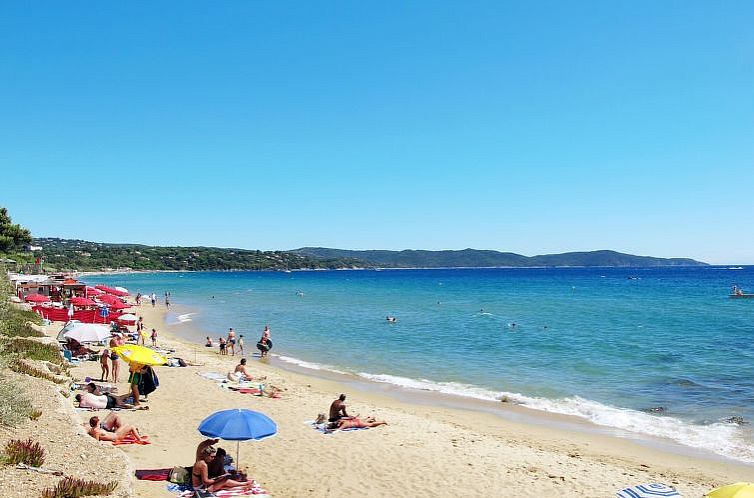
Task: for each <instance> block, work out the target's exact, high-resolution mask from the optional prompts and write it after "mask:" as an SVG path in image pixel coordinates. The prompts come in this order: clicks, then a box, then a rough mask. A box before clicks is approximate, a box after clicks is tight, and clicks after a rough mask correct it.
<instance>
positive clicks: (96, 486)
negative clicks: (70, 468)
mask: <svg viewBox="0 0 754 498" xmlns="http://www.w3.org/2000/svg"><path fill="white" fill-rule="evenodd" d="M116 487H118V483H117V482H115V481H112V482H108V483H100V482H96V481H87V480H84V479H76V478H74V477H65V478H63V479H61V480H60V481H58V484H57V485H56V486H55V487H54V488H46V489H45V490H44V491H42V498H78V497H80V496H107V495H109V494H110V493H112V492H113V491H115V488H116Z"/></svg>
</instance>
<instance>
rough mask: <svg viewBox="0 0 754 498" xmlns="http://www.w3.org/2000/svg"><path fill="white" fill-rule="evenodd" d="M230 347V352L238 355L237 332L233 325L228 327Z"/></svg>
mask: <svg viewBox="0 0 754 498" xmlns="http://www.w3.org/2000/svg"><path fill="white" fill-rule="evenodd" d="M227 347H229V348H230V353H231V354H232V355H233V356H235V355H236V332H235V331H234V330H233V327H231V328H230V329H228V346H227Z"/></svg>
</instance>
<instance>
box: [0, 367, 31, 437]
mask: <svg viewBox="0 0 754 498" xmlns="http://www.w3.org/2000/svg"><path fill="white" fill-rule="evenodd" d="M4 363H5V362H4V361H0V371H2V370H5V369H7V366H5V365H4ZM33 409H34V408H33V407H32V404H31V401H30V400H29V398H28V397H27V396H26V393H25V392H24V391H23V390H21V389H19V387H18V384H17V383H15V382H12V381H11V379H10V378H8V376H7V375H6V374H3V373H0V425H1V426H4V427H16V426H17V425H19V424H20V423H22V422H25V421H27V420H29V419H30V418H31V415H32V411H33Z"/></svg>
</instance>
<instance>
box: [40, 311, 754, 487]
mask: <svg viewBox="0 0 754 498" xmlns="http://www.w3.org/2000/svg"><path fill="white" fill-rule="evenodd" d="M135 309H137V310H138V312H137V314H139V315H141V316H143V317H144V321H145V323H146V324H147V327H149V328H150V329H151V328H152V327H155V328H157V329H158V331H159V341H158V342H159V345H160V346H161V347H166V348H171V349H175V350H176V353H175V356H178V357H182V358H185V359H187V360H189V361H191V362H194V361H196V362H198V363H203V366H198V367H185V368H168V367H160V368H158V369H157V373H158V375H159V379H160V387H159V389H158V390H157V391H156V392H155V393H153V394H152V395H150V397H149V402H148V405H149V410H148V411H136V412H121V415H122V417H123V418H124V419H125V420H126V421H127V422H129V423H133V424H135V425H137V426H138V427H139V428H140V429H141V431H142V433H145V434H149V436H150V441H151V443H152V444H150V445H147V446H121V449H122V450H123V451H124V452H125V453H126V454H127V456H128V458H129V459H130V461H131V462H132V464H133V467H134V468H136V469H151V468H165V467H173V466H179V465H183V466H188V465H191V464H192V463H193V454H194V451H195V449H196V445H197V444H198V443H199V442H200V441H202V440H203V439H204V438H203V437H202V436H201V435H200V434H199V433H198V431H197V427H198V425H199V423H200V422H201V420H202V419H204V418H205V417H206V416H207V415H209V414H211V413H213V412H215V411H217V410H221V409H226V408H248V409H251V410H257V411H260V412H263V413H265V414H266V415H268V416H269V417H271V418H272V419H273V420H275V421H276V422H277V424H278V435H277V436H276V437H273V438H270V439H267V440H264V441H261V442H243V443H241V456H240V465H241V467H247V468H248V469H249V474H250V476H252V477H253V478H254V479H256V480H257V481H258V482H259V484H260V485H261V486H262V487H264V488H265V489H266V490H267V491H268V492H269V493H270V494H271V495H273V496H286V497H289V496H322V497H326V496H334V495H340V496H354V497H355V496H375V497H376V496H457V495H464V496H532V497H535V496H590V497H601V496H604V497H608V496H614V494H615V492H616V491H618V490H620V489H622V488H624V487H627V486H631V485H636V484H640V483H646V482H662V483H665V484H669V485H673V486H675V487H676V488H677V489H678V490H679V491H680V492H681V493H682V494H683V496H687V497H697V496H702V495H703V494H704V492H706V491H709V490H710V489H712V488H714V487H717V486H720V485H723V484H727V483H731V482H735V481H741V480H747V479H751V478H752V476H754V467H751V466H746V465H743V464H737V463H735V462H730V461H724V460H720V459H712V458H709V459H707V458H701V457H697V456H688V455H683V454H680V453H679V454H676V453H675V452H666V451H660V450H658V449H657V448H656V447H654V446H652V445H646V444H637V443H636V442H633V441H631V440H630V439H626V438H618V437H613V436H610V435H605V434H600V433H599V431H596V430H578V429H577V430H570V429H564V428H563V426H564V425H567V424H570V423H574V424H575V423H576V422H575V421H569V420H567V417H560V420H558V418H555V417H552V418H551V419H552V420H551V421H552V423H551V424H548V423H541V420H539V421H538V422H537V423H529V422H527V420H529V418H528V416H527V414H526V413H516V407H512V406H507V405H503V406H501V407H500V408H499V410H509V411H510V413H511V414H513V415H516V416H515V417H510V416H508V417H501V416H499V415H498V414H496V413H495V411H496V410H488V411H483V410H461V409H457V408H453V407H451V406H450V405H449V404H448V403H442V402H439V403H436V404H432V403H428V402H426V400H425V401H421V402H417V403H413V402H410V398H411V394H410V393H403V395H402V396H394V395H389V394H386V393H381V392H378V391H377V390H375V389H363V387H362V386H359V385H357V384H354V383H344V382H341V381H338V380H333V379H325V378H318V377H313V376H309V375H303V374H301V373H298V372H292V371H288V370H283V369H281V368H278V367H276V366H273V365H270V364H269V363H268V362H267V361H265V360H260V359H259V358H257V357H252V356H249V365H248V366H249V369H250V371H251V372H253V373H255V374H257V375H260V376H265V377H266V380H265V381H263V382H265V383H267V384H272V385H275V386H278V387H280V388H282V389H284V391H283V393H282V398H280V399H272V398H268V397H257V396H252V395H246V394H240V393H237V392H234V391H230V390H228V389H223V388H221V387H219V386H218V384H217V382H215V381H212V380H209V379H206V378H204V377H201V376H200V375H199V374H200V373H203V372H217V373H221V374H226V373H227V372H228V371H232V369H233V367H234V365H235V364H236V363H237V361H238V360H239V359H240V358H239V357H238V356H236V357H233V356H220V355H219V354H218V353H217V348H212V349H209V348H204V347H202V345H201V344H187V343H184V342H182V341H180V340H178V339H177V337H176V335H175V334H176V332H177V331H178V329H177V327H184V326H186V325H180V324H179V325H173V326H168V325H166V324H165V320H164V317H165V309H164V307H163V306H161V305H158V306H157V307H155V308H152V307H151V306H142V307H140V308H135ZM50 328H51V329H57V328H59V327H56V326H51V327H50ZM241 333H244V331H241ZM255 333H256V332H248V333H247V337H255ZM207 335H212V336H216V335H217V333H216V331H215V333H212V334H210V333H209V332H208V334H207ZM252 346H253V344H252ZM247 350H248V345H247ZM248 352H249V353H250V352H251V351H248ZM124 367H125V364H123V366H122V367H121V379H120V380H121V382H120V383H119V384H118V392H121V393H123V392H126V391H127V389H128V385H127V383H126V382H125V380H126V378H127V372H126V373H124V370H126V369H125V368H124ZM73 374H74V375H76V376H78V377H79V378H84V377H86V376H91V377H92V378H98V377H99V374H100V369H99V364H98V363H97V362H85V363H84V364H82V365H81V366H79V367H76V368H74V369H73ZM341 392H343V393H347V395H348V399H347V404H348V409H349V412H351V413H354V414H361V415H374V416H375V417H376V418H378V419H384V420H386V421H388V422H389V425H387V426H382V427H377V428H372V429H368V430H362V431H356V432H346V433H335V434H330V435H324V434H322V433H319V432H317V431H315V430H314V429H312V428H311V427H309V426H307V425H306V424H305V423H304V422H305V421H307V420H312V419H313V418H315V417H316V415H317V414H318V413H322V412H326V410H327V408H328V406H329V404H330V402H331V401H332V400H333V399H335V398H336V397H337V396H338V394H340V393H341ZM439 401H441V400H439ZM501 405H502V404H501ZM78 415H79V417H80V419H81V422H82V423H84V421H85V420H86V419H88V417H90V416H91V415H92V413H91V412H79V413H78ZM545 422H546V421H545ZM582 425H583V424H582ZM218 446H221V447H224V448H226V450H228V452H229V453H230V454H231V455H235V450H236V448H235V446H236V445H235V443H231V442H222V441H221V442H220V443H219V445H218ZM134 486H135V487H134V489H135V494H136V496H140V497H157V496H165V497H168V496H175V495H173V494H172V493H170V492H168V491H167V490H166V488H165V483H164V482H150V481H135V484H134Z"/></svg>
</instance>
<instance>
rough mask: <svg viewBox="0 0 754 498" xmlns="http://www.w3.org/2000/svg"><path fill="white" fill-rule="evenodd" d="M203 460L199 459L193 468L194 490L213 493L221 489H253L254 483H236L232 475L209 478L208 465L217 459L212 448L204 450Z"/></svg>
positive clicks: (192, 483)
mask: <svg viewBox="0 0 754 498" xmlns="http://www.w3.org/2000/svg"><path fill="white" fill-rule="evenodd" d="M201 453H202V454H201V458H200V459H197V461H196V463H195V464H194V466H193V467H192V468H191V485H192V486H193V487H194V489H199V490H207V491H209V492H211V493H214V492H215V491H220V490H221V489H231V488H241V487H243V488H251V487H252V486H253V485H254V482H253V481H246V482H241V481H234V480H233V479H229V476H230V474H222V475H219V476H217V477H209V471H208V465H209V464H210V462H212V461H213V460H214V459H215V454H216V450H215V448H213V447H212V446H207V447H205V448H204V449H202V452H201Z"/></svg>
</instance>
